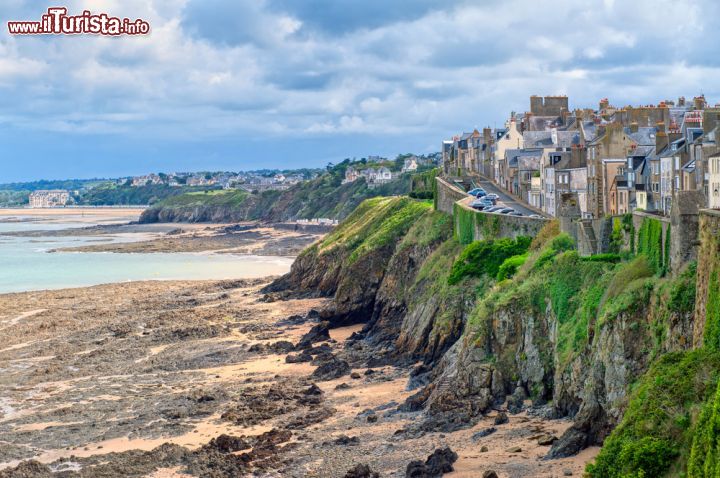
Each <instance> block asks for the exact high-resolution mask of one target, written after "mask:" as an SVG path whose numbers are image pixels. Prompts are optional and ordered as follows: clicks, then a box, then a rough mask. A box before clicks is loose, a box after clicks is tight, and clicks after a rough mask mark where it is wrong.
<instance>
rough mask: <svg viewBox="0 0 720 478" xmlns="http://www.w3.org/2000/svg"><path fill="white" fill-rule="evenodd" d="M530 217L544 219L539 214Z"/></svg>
mask: <svg viewBox="0 0 720 478" xmlns="http://www.w3.org/2000/svg"><path fill="white" fill-rule="evenodd" d="M528 217H531V218H533V219H542V216H540V215H539V214H530V215H529V216H528Z"/></svg>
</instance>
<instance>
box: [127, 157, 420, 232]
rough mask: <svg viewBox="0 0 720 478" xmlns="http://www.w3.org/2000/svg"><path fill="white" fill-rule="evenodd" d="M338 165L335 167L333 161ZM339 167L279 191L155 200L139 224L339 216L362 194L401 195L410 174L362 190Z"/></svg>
mask: <svg viewBox="0 0 720 478" xmlns="http://www.w3.org/2000/svg"><path fill="white" fill-rule="evenodd" d="M338 166H340V165H338ZM343 177H344V169H343V168H339V169H337V168H336V169H334V170H332V171H329V172H328V173H326V174H323V175H321V176H320V177H318V178H316V179H313V180H311V181H306V182H302V183H299V184H296V185H294V186H292V187H290V188H289V189H287V190H285V191H264V192H262V193H257V194H250V193H248V192H245V191H239V190H230V191H210V192H208V193H189V194H183V195H179V196H174V197H171V198H168V199H166V200H164V201H161V202H159V203H157V204H155V205H153V206H152V207H150V208H148V209H147V210H145V211H144V212H143V214H142V216H141V217H140V222H143V223H152V222H215V223H218V222H219V223H227V222H241V221H267V222H283V221H291V220H296V219H310V218H317V217H327V218H333V219H342V218H345V217H347V216H348V215H349V214H350V213H352V211H353V210H354V209H355V208H356V207H357V206H358V205H359V204H360V203H361V202H362V201H363V200H364V199H367V198H372V197H375V196H391V195H397V194H406V193H408V192H409V191H410V181H411V177H410V175H408V174H404V175H402V176H401V177H400V178H399V179H397V180H395V181H391V182H389V183H387V184H383V185H380V186H378V187H376V188H373V189H370V188H368V185H367V183H366V182H365V180H364V179H360V180H357V181H353V182H352V183H345V184H342V179H343Z"/></svg>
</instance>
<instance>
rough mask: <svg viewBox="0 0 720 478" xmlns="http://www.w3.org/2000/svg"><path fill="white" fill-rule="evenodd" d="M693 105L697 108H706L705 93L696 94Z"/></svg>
mask: <svg viewBox="0 0 720 478" xmlns="http://www.w3.org/2000/svg"><path fill="white" fill-rule="evenodd" d="M693 107H694V108H695V109H696V110H704V109H705V95H700V96H696V97H695V98H693Z"/></svg>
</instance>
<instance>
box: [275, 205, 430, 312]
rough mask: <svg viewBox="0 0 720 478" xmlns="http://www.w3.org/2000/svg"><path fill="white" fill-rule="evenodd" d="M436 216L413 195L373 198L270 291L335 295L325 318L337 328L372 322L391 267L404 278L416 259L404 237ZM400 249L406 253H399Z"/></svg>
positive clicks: (393, 276)
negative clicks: (402, 269) (404, 273)
mask: <svg viewBox="0 0 720 478" xmlns="http://www.w3.org/2000/svg"><path fill="white" fill-rule="evenodd" d="M432 214H435V213H432V211H431V206H430V205H429V204H427V203H424V202H419V201H415V200H412V199H409V198H400V197H394V198H374V199H370V200H367V201H365V202H364V203H363V204H361V205H360V207H358V209H356V210H355V212H353V214H351V216H350V217H349V218H348V219H347V220H346V221H345V222H343V224H342V225H340V226H339V227H338V228H337V229H336V230H335V231H333V233H332V234H330V235H329V236H328V237H326V238H325V239H324V240H323V241H321V242H320V243H319V244H316V245H314V246H312V247H311V248H309V249H308V250H306V251H305V252H304V253H303V254H301V255H300V256H299V257H298V259H297V260H296V261H295V263H294V264H293V266H292V268H291V271H290V272H289V273H288V274H287V275H285V276H283V277H282V278H280V279H278V280H277V281H275V282H274V283H272V284H270V285H269V286H268V287H267V288H266V291H267V292H280V291H292V293H295V294H298V293H299V294H320V295H323V296H332V297H333V298H334V301H333V306H332V307H331V308H330V309H328V310H325V311H323V318H324V319H325V320H328V321H330V323H331V324H332V325H333V326H341V325H348V324H353V323H367V322H370V321H371V319H372V317H373V314H374V311H375V308H376V304H375V302H376V296H377V294H378V290H379V289H380V288H381V287H382V284H383V281H384V280H385V277H386V276H388V271H390V275H389V276H388V277H389V279H388V280H389V281H395V283H398V282H397V281H400V282H402V281H403V280H404V279H403V277H401V276H402V275H403V274H402V273H399V272H398V271H399V270H400V268H401V267H403V266H406V265H408V262H407V261H411V262H412V261H413V259H412V255H413V252H412V251H411V250H410V249H412V247H411V246H406V245H405V243H404V242H403V241H401V240H402V239H403V238H404V237H405V235H406V234H408V231H409V230H411V228H413V226H414V225H415V223H416V222H417V221H419V220H421V218H423V217H424V216H426V215H432ZM413 229H415V228H413ZM413 235H414V233H413V234H409V235H408V237H413ZM398 248H400V250H401V252H400V253H398V254H396V250H398ZM403 261H405V262H403ZM389 264H395V267H389V266H388V265H389ZM393 271H395V272H393ZM409 273H411V272H409ZM385 288H386V289H388V288H392V286H389V285H388V286H385ZM379 307H382V306H379ZM398 307H400V308H402V305H401V304H400V303H398Z"/></svg>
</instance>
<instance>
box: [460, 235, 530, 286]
mask: <svg viewBox="0 0 720 478" xmlns="http://www.w3.org/2000/svg"><path fill="white" fill-rule="evenodd" d="M531 240H532V239H531V238H530V237H527V236H519V237H518V238H517V239H508V238H503V239H497V240H494V239H488V240H485V241H477V242H473V243H472V244H470V245H469V246H467V247H466V248H465V250H463V252H462V254H460V257H458V259H457V260H456V261H455V263H454V264H453V266H452V269H451V271H450V276H449V277H448V283H449V284H450V285H453V284H457V283H458V282H460V281H461V280H462V279H463V278H465V277H481V276H483V275H485V274H487V275H488V276H490V277H496V276H497V275H498V271H499V270H500V266H501V265H502V264H503V262H504V261H505V259H508V258H509V257H512V256H517V255H520V254H524V253H525V252H527V250H528V248H529V247H530V242H531Z"/></svg>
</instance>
